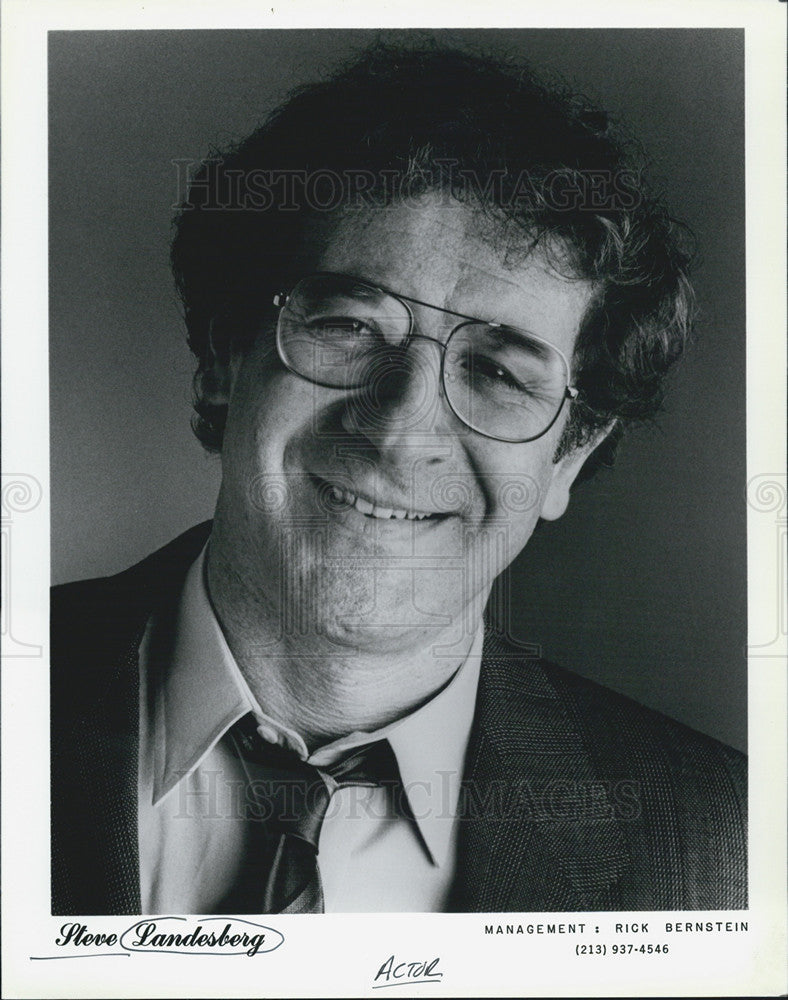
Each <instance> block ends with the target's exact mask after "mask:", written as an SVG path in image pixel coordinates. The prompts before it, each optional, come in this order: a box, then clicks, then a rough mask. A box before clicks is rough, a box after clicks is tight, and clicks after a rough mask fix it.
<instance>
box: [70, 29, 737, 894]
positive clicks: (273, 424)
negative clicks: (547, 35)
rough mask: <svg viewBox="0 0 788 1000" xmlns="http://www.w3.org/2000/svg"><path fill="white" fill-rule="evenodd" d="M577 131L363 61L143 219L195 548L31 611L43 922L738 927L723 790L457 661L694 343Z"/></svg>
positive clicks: (584, 120) (611, 153) (419, 54)
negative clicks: (197, 517)
mask: <svg viewBox="0 0 788 1000" xmlns="http://www.w3.org/2000/svg"><path fill="white" fill-rule="evenodd" d="M688 264H689V260H688V255H687V253H686V252H685V251H684V250H683V249H682V245H681V241H680V238H679V233H678V232H677V227H676V226H675V225H674V224H673V223H672V221H671V219H670V217H669V215H668V213H667V211H666V209H665V208H664V207H663V206H661V205H660V203H659V202H658V201H656V200H655V199H653V198H652V197H650V196H649V194H648V192H647V191H646V189H645V188H644V186H643V184H642V181H641V178H640V176H639V171H638V169H637V165H636V164H635V163H633V161H632V160H631V158H630V157H629V154H628V152H627V150H626V148H625V147H624V146H623V145H622V144H621V143H620V142H619V141H617V139H616V138H615V136H614V135H613V133H612V130H611V129H610V128H609V127H608V125H607V121H606V119H605V116H604V115H603V114H602V113H600V112H599V111H597V110H595V109H593V108H591V107H589V106H588V105H587V104H585V103H584V102H582V101H580V100H578V99H577V98H575V97H573V96H572V95H568V94H563V93H559V92H557V91H553V90H548V89H546V88H544V87H543V86H542V85H541V84H540V83H539V82H538V81H537V80H536V79H535V78H533V77H532V76H531V75H530V74H529V73H527V72H526V71H524V70H522V68H506V67H502V66H500V65H498V64H496V63H493V62H491V61H489V60H486V59H484V58H481V57H477V56H473V55H469V54H467V53H461V52H456V51H447V50H441V49H425V50H418V51H404V50H403V51H400V50H393V49H386V48H375V49H372V50H370V51H369V52H367V53H366V54H365V55H364V56H362V57H361V58H360V59H358V60H357V61H356V62H355V63H354V64H352V65H350V66H349V67H348V68H347V69H345V70H343V71H342V72H340V73H338V74H337V75H336V76H335V77H333V78H332V79H330V80H328V81H326V82H323V83H320V84H316V85H313V86H311V87H306V88H304V89H302V90H301V91H299V92H297V93H296V94H295V95H294V96H293V97H292V98H291V99H290V100H289V101H288V102H287V103H286V104H285V105H283V106H282V108H280V109H279V110H278V111H277V112H275V113H274V114H273V115H272V116H271V117H270V118H269V119H268V121H267V122H266V123H265V124H264V125H263V126H261V128H259V129H258V130H257V131H256V132H255V133H253V134H252V135H251V136H250V137H249V138H248V139H247V140H246V141H244V142H243V143H241V144H240V145H238V146H237V147H235V148H233V149H231V150H229V151H228V152H227V153H226V155H225V156H224V157H223V159H222V160H220V161H216V160H213V161H206V163H205V164H204V166H203V167H202V168H201V170H200V172H199V173H198V174H197V175H196V177H195V178H194V180H193V183H192V187H191V190H190V192H189V196H188V198H187V200H186V202H185V204H184V206H183V208H182V211H181V213H180V215H179V217H178V220H177V231H176V235H175V240H174V243H173V265H174V270H175V275H176V280H177V283H178V287H179V290H180V292H181V295H182V298H183V302H184V307H185V318H186V323H187V328H188V334H189V344H190V346H191V348H192V350H193V352H194V353H195V356H196V357H197V362H198V371H197V375H196V379H195V397H196V398H195V410H196V414H197V418H196V422H195V430H196V433H197V435H198V437H199V438H200V440H201V441H202V442H203V444H204V445H205V446H206V447H208V448H210V449H214V450H218V451H220V453H221V462H222V485H221V490H220V494H219V498H218V502H217V506H216V514H215V518H214V520H213V522H212V524H210V525H202V526H199V527H198V528H195V529H193V530H192V531H191V532H188V533H187V534H186V535H184V536H182V537H181V538H179V539H176V540H175V541H174V542H173V543H171V545H169V546H167V547H166V548H165V549H163V550H162V551H160V552H158V553H155V554H154V555H153V556H151V557H149V558H148V559H147V560H145V561H144V562H143V563H141V564H139V565H138V566H136V567H133V568H132V569H131V570H128V571H127V572H126V573H123V574H120V575H119V576H117V577H113V578H111V579H107V580H101V581H87V582H83V583H79V584H71V585H69V586H67V587H65V588H60V589H59V590H58V591H56V594H55V598H54V602H53V615H52V625H53V642H52V649H53V678H52V710H53V719H52V747H53V759H52V767H53V911H54V912H56V913H88V912H90V913H136V912H146V913H149V912H164V911H169V912H172V911H175V912H220V913H221V912H224V913H233V912H236V913H242V912H245V913H265V912H284V913H289V912H301V913H303V912H332V911H333V912H337V911H363V910H379V911H388V910H406V911H408V910H409V911H449V910H455V911H456V910H482V911H496V910H498V911H507V910H511V911H523V910H533V911H541V910H566V911H581V910H604V909H609V910H628V909H632V910H637V909H641V910H653V909H716V908H732V907H744V906H745V905H746V879H745V861H746V839H745V824H744V803H745V797H744V777H745V769H744V765H743V761H742V759H741V757H740V756H739V755H737V754H736V753H735V752H734V751H732V750H730V749H729V748H726V747H724V746H722V745H721V744H719V743H716V742H715V741H713V740H711V739H710V738H708V737H705V736H701V735H700V734H698V733H694V732H692V731H691V730H688V729H687V728H686V727H683V726H680V725H679V724H678V723H674V722H672V721H670V720H668V719H666V718H664V717H662V716H659V715H657V714H656V713H653V712H650V711H648V710H646V709H644V708H642V707H640V706H637V705H635V704H634V703H632V702H630V701H628V700H627V699H625V698H623V697H621V696H618V695H615V694H613V693H612V692H609V691H606V690H604V689H602V688H599V687H598V686H596V685H593V684H591V683H590V682H587V681H584V680H582V679H580V678H579V677H577V676H575V675H573V674H571V673H568V672H567V671H565V670H562V669H560V668H558V667H555V666H553V665H551V664H549V663H546V662H544V661H541V660H538V659H536V658H535V657H533V656H532V655H529V651H528V649H524V648H518V647H517V646H516V645H515V644H512V643H511V642H509V641H508V640H507V638H506V637H505V636H503V635H500V634H497V633H496V631H495V630H494V629H493V628H491V627H489V626H488V627H487V628H485V624H484V611H485V606H486V604H487V601H488V597H489V595H490V590H491V588H492V586H493V583H494V581H495V579H496V577H497V576H498V575H499V574H501V573H502V572H503V571H504V570H505V569H506V567H507V566H508V565H509V564H510V563H511V561H512V560H513V559H514V558H515V556H516V555H517V554H518V553H519V552H520V551H521V550H522V549H523V547H524V546H525V544H526V543H527V541H528V539H529V538H530V536H531V534H532V532H533V531H534V529H535V527H536V525H537V523H538V521H539V519H540V518H541V519H555V518H558V517H560V516H561V514H562V513H563V512H564V511H565V509H566V507H567V504H568V502H569V496H570V489H571V487H572V485H573V483H574V482H575V481H576V480H577V478H578V476H581V475H588V474H589V473H590V472H592V471H593V469H594V467H595V466H596V465H597V464H598V463H599V462H600V461H604V460H607V461H609V460H610V458H611V456H612V452H613V449H614V446H615V443H616V441H617V439H618V438H619V437H620V434H621V433H622V430H623V428H624V427H625V426H626V424H627V423H629V422H632V421H635V420H642V419H645V418H647V417H649V416H651V415H652V414H653V413H654V412H655V411H656V410H657V408H658V406H659V402H660V397H661V393H662V387H663V383H664V378H665V376H666V374H667V372H668V371H669V369H670V368H671V367H672V365H673V364H674V362H675V361H676V360H677V359H678V357H679V356H680V354H681V351H682V348H683V345H684V341H685V339H686V335H687V332H688V329H689V325H690V320H691V312H692V305H691V293H690V288H689V284H688V277H687V272H688Z"/></svg>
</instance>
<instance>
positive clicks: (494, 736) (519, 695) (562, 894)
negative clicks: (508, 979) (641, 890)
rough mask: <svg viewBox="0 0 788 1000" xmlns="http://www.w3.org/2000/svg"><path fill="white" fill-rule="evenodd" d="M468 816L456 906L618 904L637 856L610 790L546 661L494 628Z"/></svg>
mask: <svg viewBox="0 0 788 1000" xmlns="http://www.w3.org/2000/svg"><path fill="white" fill-rule="evenodd" d="M459 823H460V830H459V841H458V864H457V876H456V879H455V886H454V892H453V896H452V900H451V905H450V909H452V910H464V911H481V912H541V911H566V912H578V911H584V910H599V909H611V908H615V899H616V890H615V883H616V881H617V879H618V878H619V876H620V875H621V874H622V873H623V872H624V871H625V870H626V869H627V867H628V865H629V860H628V856H627V851H626V847H625V844H624V838H623V836H622V833H621V830H620V828H619V825H618V821H617V820H616V819H615V816H614V813H613V809H612V806H611V802H610V789H609V787H608V786H607V785H606V783H605V781H604V776H603V775H600V774H598V773H597V769H596V768H595V766H594V765H593V763H592V761H591V759H590V756H589V753H588V750H587V748H586V746H585V744H584V741H583V739H582V737H581V735H580V728H579V726H578V725H577V724H576V723H575V720H574V719H573V718H572V715H571V713H570V711H569V710H568V708H567V706H566V705H565V704H564V702H563V701H562V699H561V698H560V697H559V696H558V694H557V692H556V690H555V688H554V687H553V686H552V685H551V684H550V682H549V680H548V678H547V676H546V674H545V671H544V669H543V667H542V665H541V661H539V660H535V659H526V658H523V656H522V655H521V654H518V653H514V652H512V650H511V649H509V648H508V647H507V646H506V645H504V643H502V642H501V641H500V640H499V639H498V638H496V637H495V636H494V635H492V634H490V633H488V635H487V637H486V641H485V649H484V655H483V660H482V674H481V678H480V682H479V693H478V697H477V705H476V714H475V717H474V726H473V731H472V734H471V741H470V746H469V752H468V758H467V762H466V773H465V777H464V780H463V794H462V797H461V813H460V820H459Z"/></svg>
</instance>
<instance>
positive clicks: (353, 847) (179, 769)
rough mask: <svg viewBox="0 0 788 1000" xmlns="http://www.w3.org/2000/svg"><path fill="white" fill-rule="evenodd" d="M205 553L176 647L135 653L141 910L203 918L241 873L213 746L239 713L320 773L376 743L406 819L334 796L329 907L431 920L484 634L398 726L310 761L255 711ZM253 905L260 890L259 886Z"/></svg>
mask: <svg viewBox="0 0 788 1000" xmlns="http://www.w3.org/2000/svg"><path fill="white" fill-rule="evenodd" d="M204 558H205V550H203V552H202V553H201V555H200V557H199V558H198V559H197V561H196V562H195V563H194V564H193V565H192V566H191V568H190V570H189V573H188V575H187V578H186V582H185V585H184V590H183V594H182V597H181V601H180V606H179V609H178V613H177V620H176V622H175V628H174V631H173V632H172V635H173V637H174V638H173V642H172V645H171V647H170V648H169V649H167V650H166V651H165V652H164V653H160V652H157V650H158V647H159V645H160V644H159V643H158V642H157V627H160V623H157V622H156V621H151V622H150V623H149V626H148V630H147V632H146V635H145V638H144V640H143V643H142V647H141V650H140V673H141V684H140V692H141V693H140V769H139V812H138V816H139V847H140V888H141V898H142V911H143V913H163V912H176V913H211V912H214V911H215V909H216V908H217V907H218V906H219V904H220V902H221V900H222V899H223V898H224V896H225V895H226V894H227V893H228V891H229V890H230V889H231V888H232V887H233V886H234V885H235V883H236V881H237V880H239V879H242V878H243V872H244V864H245V858H246V852H247V850H248V847H249V840H250V821H249V820H248V819H246V818H245V816H244V810H243V808H242V807H243V804H244V802H245V801H246V799H245V795H246V777H245V772H244V770H243V767H242V764H241V762H240V760H239V759H238V757H237V756H236V755H235V754H234V753H233V751H232V750H231V749H230V748H229V747H228V746H227V742H226V741H225V740H223V739H222V737H223V736H224V735H225V734H226V733H227V731H228V729H230V727H231V726H232V725H233V724H234V723H235V722H237V721H238V720H239V719H240V718H242V717H243V716H244V715H246V714H247V713H248V712H253V713H254V715H255V717H256V720H257V723H258V731H259V732H260V735H261V736H262V737H263V738H264V739H267V740H269V741H270V742H278V743H281V744H283V745H286V746H289V747H290V748H291V749H294V750H295V751H296V752H298V753H299V755H300V756H301V757H302V759H304V760H307V761H308V762H309V763H310V764H315V765H317V766H321V765H323V766H325V765H327V764H329V763H332V762H333V761H334V760H336V759H338V758H339V757H341V756H344V755H345V754H346V753H347V751H348V750H349V749H350V748H351V747H353V746H356V745H358V744H361V743H369V742H371V741H372V740H375V739H382V738H384V737H385V738H387V739H388V740H389V742H390V744H391V746H392V749H393V750H394V754H395V756H396V758H397V763H398V766H399V770H400V775H401V777H402V783H403V786H404V789H405V793H406V795H407V799H408V805H409V808H410V811H411V812H412V817H411V816H407V815H402V814H400V813H397V812H396V811H395V807H394V804H393V801H392V798H391V795H390V792H387V791H386V789H384V788H355V787H351V788H345V789H340V790H339V791H337V792H335V794H334V796H333V798H332V800H331V803H330V805H329V809H328V812H327V815H326V818H325V820H324V823H323V826H322V829H321V833H320V844H319V848H320V853H319V864H320V874H321V878H322V882H323V894H324V899H325V909H326V912H376V911H377V912H394V911H400V912H407V911H410V912H440V911H441V910H443V909H444V908H445V903H446V900H447V896H448V892H449V889H450V886H451V882H452V877H453V875H454V870H455V858H456V841H457V823H456V821H455V819H454V815H455V812H456V806H457V799H458V796H459V787H460V781H461V778H462V773H463V765H464V761H465V754H466V750H467V745H468V738H469V735H470V729H471V722H472V719H473V712H474V704H475V700H476V688H477V685H478V680H479V669H480V665H481V652H482V641H483V630H482V629H481V627H480V629H479V631H478V633H477V635H476V636H475V638H474V641H473V645H472V648H471V652H470V654H469V655H468V657H467V659H466V660H465V662H464V663H463V664H462V666H461V667H460V669H459V670H458V671H457V672H456V673H455V675H454V677H453V678H452V679H451V681H450V682H449V684H448V685H446V687H444V688H443V689H442V690H441V691H440V692H439V693H438V694H437V695H436V696H435V697H434V698H432V699H431V700H430V701H428V702H427V703H426V704H424V705H422V706H421V708H419V709H417V710H416V711H415V712H412V713H411V714H410V715H408V716H406V717H405V718H403V719H400V720H398V721H397V722H394V723H392V724H390V725H388V726H385V727H384V728H382V729H379V730H376V731H375V732H372V733H369V732H364V733H361V732H357V733H352V734H350V735H349V736H345V737H342V738H341V739H338V740H335V741H334V742H332V743H330V744H328V745H326V746H324V747H321V748H319V749H318V750H316V751H315V752H314V753H313V754H311V755H310V754H309V752H308V750H307V747H306V745H305V743H304V741H303V739H302V738H301V737H300V736H299V734H298V733H296V732H294V731H293V730H291V729H288V728H287V727H285V726H282V725H281V724H279V723H277V722H276V721H275V720H274V719H272V718H270V717H269V716H267V715H266V714H265V712H264V711H263V710H262V708H261V707H260V705H259V703H258V702H257V701H256V699H255V698H254V696H253V695H252V693H251V691H250V690H249V687H248V685H247V684H246V681H245V680H244V678H243V676H242V674H241V672H240V670H239V669H238V666H237V664H236V662H235V660H234V658H233V656H232V654H231V652H230V650H229V648H228V646H227V643H226V641H225V638H224V635H223V634H222V631H221V628H220V626H219V623H218V621H217V620H216V616H215V615H214V613H213V609H212V608H211V604H210V601H209V599H208V595H207V592H206V589H205V584H204ZM261 896H262V887H261Z"/></svg>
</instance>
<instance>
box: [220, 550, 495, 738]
mask: <svg viewBox="0 0 788 1000" xmlns="http://www.w3.org/2000/svg"><path fill="white" fill-rule="evenodd" d="M207 583H208V589H209V593H210V596H211V602H212V604H213V607H214V610H215V612H216V615H217V618H218V619H219V623H220V624H221V627H222V631H223V632H224V635H225V638H226V640H227V644H228V646H229V647H230V651H231V652H232V654H233V656H234V658H235V660H236V663H237V664H238V666H239V669H240V670H241V673H242V674H243V676H244V678H245V680H246V682H247V684H248V685H249V688H250V690H251V692H252V694H253V695H254V696H255V698H256V699H257V701H258V703H259V704H260V706H261V708H263V710H264V711H265V712H266V713H267V714H268V715H270V716H271V717H272V718H274V719H276V720H277V721H278V722H280V723H282V724H283V725H286V726H288V727H290V728H291V729H294V730H295V731H296V732H298V733H299V734H300V735H301V737H302V738H303V740H304V742H305V743H306V745H307V747H308V748H309V749H310V750H314V749H315V748H316V747H318V746H321V745H323V744H325V743H327V742H330V741H331V740H333V739H337V738H339V737H341V736H345V735H347V734H348V733H352V732H354V731H356V730H362V731H363V730H375V729H379V728H380V727H382V726H384V725H387V724H388V723H390V722H394V721H396V720H397V719H399V718H402V717H404V716H405V715H408V714H409V713H410V712H412V711H414V710H415V709H417V708H418V707H419V706H420V705H422V704H424V703H425V702H427V701H429V700H430V698H432V697H433V696H434V695H435V694H437V693H438V692H439V691H440V690H441V689H442V688H443V687H445V686H446V684H448V682H449V681H450V680H451V678H452V677H453V676H454V674H455V673H456V671H457V670H458V668H459V667H460V666H461V665H462V663H463V662H464V661H465V659H466V658H467V656H468V653H469V652H470V649H471V646H472V645H473V641H474V639H475V637H476V634H477V630H478V628H479V627H480V625H481V618H482V612H483V609H484V602H483V601H480V602H479V607H478V609H476V611H477V613H476V614H475V615H468V614H465V615H463V616H458V617H462V618H463V622H464V624H465V627H464V628H462V627H459V628H454V627H451V626H450V627H448V628H444V629H440V630H436V629H429V630H422V632H421V633H419V632H416V633H415V634H407V635H404V634H403V635H402V636H401V638H400V640H399V641H395V640H389V642H388V643H387V645H386V648H383V649H381V648H375V647H374V645H373V644H372V639H374V637H372V638H371V637H370V636H369V635H364V634H358V635H357V636H355V637H354V636H353V635H349V636H347V637H343V638H344V639H345V641H343V642H341V643H340V642H337V641H335V640H334V639H333V637H332V639H331V640H329V639H328V638H326V637H325V636H322V635H316V634H309V633H308V631H307V634H300V633H299V634H295V635H284V634H283V633H282V630H281V628H280V627H279V622H280V621H281V615H280V614H279V613H278V611H277V609H274V608H272V607H267V606H266V605H265V604H263V603H261V602H259V601H258V602H255V603H254V606H253V607H252V606H250V603H249V602H248V601H246V602H244V601H239V600H238V596H239V595H238V593H237V592H235V593H234V592H233V587H232V586H231V585H230V586H228V585H227V584H228V581H227V580H226V579H225V578H223V576H222V574H221V572H217V571H216V569H215V567H213V566H212V564H211V562H210V561H209V564H208V574H207ZM469 620H470V621H472V622H473V623H474V624H473V626H472V627H471V628H469V627H468V626H467V622H468V621H469ZM378 632H379V630H378ZM354 638H355V641H354ZM436 650H443V651H448V655H446V653H444V652H441V653H440V654H436Z"/></svg>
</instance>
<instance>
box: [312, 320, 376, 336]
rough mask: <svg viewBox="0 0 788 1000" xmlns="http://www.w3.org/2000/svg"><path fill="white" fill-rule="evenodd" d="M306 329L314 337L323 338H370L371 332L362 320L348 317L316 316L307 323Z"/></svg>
mask: <svg viewBox="0 0 788 1000" xmlns="http://www.w3.org/2000/svg"><path fill="white" fill-rule="evenodd" d="M307 328H308V329H309V330H310V331H311V332H312V333H314V334H315V335H316V336H320V337H325V338H338V337H363V336H372V335H373V331H372V330H371V328H370V327H369V325H368V324H367V323H365V322H364V320H361V319H353V318H352V317H350V316H318V317H316V318H315V319H312V320H310V321H309V323H308V325H307Z"/></svg>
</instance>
